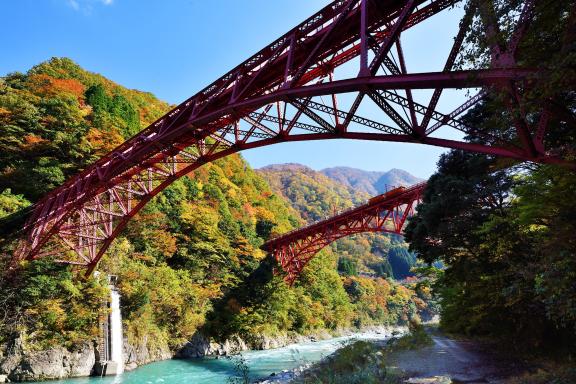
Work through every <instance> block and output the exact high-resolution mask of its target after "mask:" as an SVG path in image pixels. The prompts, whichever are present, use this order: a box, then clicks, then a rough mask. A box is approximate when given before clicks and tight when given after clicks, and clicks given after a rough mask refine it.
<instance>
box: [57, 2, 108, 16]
mask: <svg viewBox="0 0 576 384" xmlns="http://www.w3.org/2000/svg"><path fill="white" fill-rule="evenodd" d="M66 3H67V4H68V5H69V6H70V7H71V8H72V9H74V10H75V11H83V12H84V13H88V14H89V13H91V11H92V8H93V7H94V6H95V5H97V4H102V5H105V6H108V5H112V4H114V0H66Z"/></svg>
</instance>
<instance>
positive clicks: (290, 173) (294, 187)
mask: <svg viewBox="0 0 576 384" xmlns="http://www.w3.org/2000/svg"><path fill="white" fill-rule="evenodd" d="M333 169H340V168H333ZM342 169H347V168H342ZM350 169H351V168H350ZM257 172H258V173H259V174H260V175H262V176H263V177H264V179H266V180H267V181H268V183H269V184H270V187H271V188H272V190H273V191H274V192H275V193H276V194H279V195H282V196H284V197H285V198H286V199H287V200H288V201H289V202H290V204H291V205H292V207H293V208H295V209H296V210H297V211H298V212H299V213H300V215H301V216H302V217H303V218H304V219H305V220H306V221H307V223H312V222H314V221H317V220H321V219H324V218H327V217H330V216H332V215H333V214H334V213H335V212H336V211H340V210H343V209H347V208H351V207H354V206H356V205H360V204H363V203H365V202H366V201H367V200H368V199H369V198H370V196H371V195H369V194H367V193H365V192H363V191H361V190H357V189H356V188H355V187H353V186H351V185H345V184H342V183H340V182H338V181H336V180H333V179H332V178H330V177H328V176H326V175H325V174H324V171H320V172H318V171H314V170H313V169H311V168H308V167H306V166H304V165H300V164H275V165H270V166H266V167H263V168H260V169H259V170H258V171H257ZM360 172H364V171H360ZM366 173H367V174H370V173H369V172H366ZM382 175H385V174H384V173H383V174H382ZM382 175H381V176H380V177H383V176H382ZM407 247H408V246H407V244H406V243H405V242H404V241H403V239H402V237H400V236H394V235H388V234H376V233H365V234H358V235H354V236H350V237H345V238H342V239H340V240H338V241H336V242H334V243H333V244H332V245H331V246H330V248H331V249H332V251H333V252H334V253H335V254H336V255H337V256H338V257H339V270H340V272H342V273H345V274H357V273H367V274H373V275H376V276H388V277H394V278H396V279H403V278H405V277H407V276H410V275H411V274H410V268H411V267H412V266H414V265H415V264H416V257H415V256H414V254H411V253H410V252H408V250H407Z"/></svg>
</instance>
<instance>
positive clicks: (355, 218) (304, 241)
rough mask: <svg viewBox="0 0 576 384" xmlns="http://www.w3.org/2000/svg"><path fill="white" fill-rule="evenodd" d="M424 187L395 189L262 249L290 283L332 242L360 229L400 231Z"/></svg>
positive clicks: (399, 232)
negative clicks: (271, 257) (273, 260)
mask: <svg viewBox="0 0 576 384" xmlns="http://www.w3.org/2000/svg"><path fill="white" fill-rule="evenodd" d="M424 188H426V183H420V184H417V185H414V186H411V187H408V188H403V187H399V188H394V189H392V190H390V191H389V192H387V193H384V194H382V195H379V196H376V197H373V198H371V199H370V200H369V201H368V202H367V203H365V204H362V205H360V206H358V207H355V208H352V209H349V210H347V211H344V212H340V213H338V214H337V215H334V216H333V217H330V218H327V219H325V220H321V221H318V222H316V223H313V224H311V225H308V226H306V227H303V228H299V229H296V230H294V231H292V232H288V233H286V234H283V235H280V236H278V237H275V238H273V239H270V240H269V241H267V242H266V243H264V245H263V246H262V249H264V250H265V251H268V252H269V253H270V254H271V255H273V256H274V258H275V259H276V261H277V262H278V264H279V265H280V267H281V268H282V269H283V270H284V272H285V273H286V278H285V280H286V282H288V283H289V284H292V283H293V282H294V280H296V279H297V278H298V276H300V273H301V272H302V270H303V269H304V267H305V266H306V264H307V263H308V262H309V261H310V260H311V259H312V258H313V257H314V256H315V255H316V253H318V252H319V251H320V250H321V249H322V248H324V247H326V246H327V245H328V244H330V243H332V242H333V241H336V240H338V239H340V238H342V237H345V236H350V235H354V234H356V233H363V232H381V233H382V232H384V233H394V234H398V235H400V234H402V229H403V227H404V223H405V222H406V219H407V218H408V217H409V216H410V215H412V213H413V212H414V208H415V206H416V204H417V203H418V201H419V200H420V197H421V196H422V193H423V191H424Z"/></svg>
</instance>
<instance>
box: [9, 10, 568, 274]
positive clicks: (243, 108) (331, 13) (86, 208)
mask: <svg viewBox="0 0 576 384" xmlns="http://www.w3.org/2000/svg"><path fill="white" fill-rule="evenodd" d="M456 2H457V1H456V0H408V1H400V0H397V1H394V0H391V1H380V0H336V1H334V2H333V3H331V4H330V5H328V6H327V7H325V8H324V9H322V10H320V11H319V12H318V13H316V14H315V15H313V16H312V17H310V18H309V19H307V20H306V21H304V22H303V23H302V24H300V25H299V26H297V27H295V28H294V29H292V30H291V31H289V32H288V33H287V34H285V35H284V36H282V37H281V38H279V39H278V40H276V41H275V42H273V43H272V44H270V45H269V46H267V47H265V48H264V49H262V50H261V51H260V52H258V53H257V54H256V55H254V56H252V57H251V58H250V59H248V60H246V61H245V62H244V63H242V64H240V65H239V66H237V67H236V68H235V69H233V70H232V71H230V72H228V73H227V74H226V75H224V76H223V77H221V78H220V79H218V80H216V81H215V82H214V83H212V84H211V85H210V86H208V87H207V88H205V89H204V90H202V91H201V92H199V93H197V94H196V95H194V96H192V97H191V98H189V99H188V100H186V101H185V102H183V103H182V104H180V105H178V106H177V107H176V108H174V109H173V110H171V111H170V112H168V113H167V114H166V115H165V116H163V117H162V118H160V119H159V120H158V121H156V122H155V123H153V124H152V125H150V126H149V127H148V128H146V129H144V130H143V131H142V132H140V133H139V134H137V135H136V136H134V137H132V138H131V139H129V140H127V141H126V142H125V143H123V144H121V145H120V146H119V147H117V148H116V149H115V150H114V151H112V152H111V153H109V154H107V155H106V156H104V157H103V158H102V159H100V160H98V161H97V162H96V163H95V164H94V165H92V166H90V167H89V168H87V169H86V170H84V171H83V172H82V173H80V174H78V175H77V176H76V177H74V178H72V179H70V180H68V181H67V182H66V183H65V184H64V185H63V186H61V187H59V188H58V189H56V190H54V191H53V192H52V193H50V194H49V195H47V196H46V197H44V198H43V199H42V200H41V201H39V202H38V203H37V204H35V206H34V208H33V212H32V215H31V216H30V218H29V220H28V222H27V224H26V227H25V231H26V237H25V239H23V241H21V243H20V245H19V248H18V251H17V252H16V254H15V258H14V262H18V261H19V260H21V259H24V258H27V259H35V258H39V257H44V256H48V255H52V256H55V257H56V258H57V259H58V260H60V261H62V262H67V263H71V264H76V265H80V266H83V267H85V268H86V270H87V274H90V273H91V272H92V271H93V270H94V268H95V267H96V265H97V263H98V261H99V260H100V259H101V258H102V256H103V255H104V253H105V251H106V250H107V248H108V247H109V245H110V244H111V242H112V241H113V240H114V238H116V236H118V234H119V233H120V232H121V231H122V229H123V228H124V227H125V226H126V224H127V223H128V221H129V220H130V218H132V217H133V216H134V215H135V214H136V213H137V212H138V211H139V210H140V209H141V208H142V207H143V206H144V205H145V204H146V203H147V202H148V201H149V200H150V199H151V198H153V197H154V196H155V195H157V194H158V193H159V192H161V191H162V190H163V189H164V188H166V187H167V186H168V185H170V184H171V183H172V182H173V181H175V180H176V179H178V178H179V177H182V176H183V175H185V174H187V173H189V172H191V171H192V170H194V169H196V168H198V167H200V166H201V165H203V164H205V163H207V162H210V161H213V160H215V159H218V158H221V157H224V156H227V155H230V154H232V153H236V152H239V151H242V150H246V149H250V148H256V147H260V146H265V145H271V144H275V143H280V142H290V141H302V140H324V139H361V140H379V141H393V142H408V143H421V144H426V145H435V146H441V147H446V148H460V149H464V150H468V151H475V152H480V153H487V154H492V155H499V156H506V157H510V158H514V159H517V160H521V161H524V160H528V161H537V162H549V163H555V162H562V159H559V158H556V157H553V156H551V155H549V154H548V153H547V152H546V151H545V148H544V144H543V143H544V139H545V136H546V124H545V123H544V124H540V125H539V126H538V127H537V129H534V128H531V127H528V125H527V124H525V123H522V124H518V127H517V135H518V137H517V138H513V139H511V140H503V139H501V138H499V137H495V136H491V135H488V134H486V133H483V132H481V131H479V130H475V129H474V127H468V126H466V124H465V123H464V122H463V121H461V120H460V119H459V116H460V115H461V114H462V113H464V112H465V111H466V110H468V109H469V108H471V107H473V106H474V105H476V104H477V103H479V102H481V100H482V99H483V98H484V96H485V95H486V94H488V93H489V92H494V91H495V90H496V91H499V92H500V91H502V90H507V89H509V88H510V87H513V85H514V84H519V85H526V84H528V83H527V82H526V80H529V79H534V78H535V76H536V73H535V72H534V71H533V70H531V69H526V68H519V67H517V66H516V65H515V63H514V61H513V57H514V50H515V47H516V46H517V41H511V42H510V43H509V45H508V52H507V53H508V55H500V56H502V57H506V61H505V62H504V61H503V60H500V61H499V60H496V59H495V60H493V62H492V66H491V68H489V69H477V70H467V71H454V70H453V66H454V62H455V60H456V57H457V55H458V53H459V51H460V49H461V45H462V42H463V40H464V37H465V35H466V33H467V30H468V28H469V25H470V23H471V21H472V16H473V11H474V9H473V8H470V9H468V11H467V12H466V14H465V16H464V19H463V21H462V22H461V24H460V29H459V31H458V33H457V36H456V38H455V40H454V43H453V47H452V49H451V51H450V54H449V55H448V57H447V59H446V62H445V65H444V67H443V68H442V69H440V70H439V71H436V72H427V73H409V72H408V71H407V67H406V60H405V58H404V54H403V51H402V45H401V34H402V32H403V31H405V30H407V29H409V28H414V27H416V26H417V25H418V24H420V23H422V22H423V21H425V20H426V19H428V18H430V17H432V16H433V15H435V14H437V13H439V12H441V11H443V10H445V9H446V8H448V7H450V6H451V5H453V4H454V3H456ZM530 4H531V3H530V2H528V4H527V6H526V8H525V12H524V13H523V14H522V16H521V17H520V20H519V26H518V30H519V31H521V30H523V29H525V28H523V27H524V25H525V24H526V23H527V22H528V21H529V19H530V12H531V6H530ZM514 36H515V37H514V38H515V39H518V38H520V36H521V33H518V34H515V35H514ZM511 58H512V59H511ZM346 63H353V64H354V63H355V64H356V65H357V66H356V69H355V71H356V72H355V73H354V74H353V75H352V76H350V74H349V71H340V69H341V67H342V66H343V65H344V64H346ZM339 76H340V77H341V78H339ZM511 84H512V85H511ZM460 88H468V89H474V90H479V91H478V93H477V94H476V95H475V96H473V97H470V98H468V99H467V100H466V101H465V102H464V103H463V104H462V105H461V106H460V107H458V108H456V109H455V110H453V111H449V112H444V113H442V112H439V111H438V108H437V106H438V99H439V98H440V96H441V94H442V91H443V90H445V89H460ZM421 89H426V90H430V91H432V97H431V98H430V99H429V100H428V99H427V100H426V102H425V103H418V102H417V100H416V97H415V92H413V91H415V90H421ZM511 104H512V107H511V108H514V105H513V103H511ZM363 108H372V110H375V109H377V110H378V111H379V113H380V114H381V116H382V117H381V121H375V120H372V119H368V118H365V117H362V116H361V112H362V110H363ZM518 109H519V108H518ZM379 120H380V119H379ZM542 120H545V119H542ZM444 130H453V131H456V132H459V134H460V135H467V136H471V137H474V138H477V139H481V140H478V141H477V143H469V142H464V141H460V140H456V139H453V138H446V137H445V136H442V135H440V133H441V132H443V131H444ZM533 132H535V133H533ZM449 137H453V136H449ZM480 143H484V144H480Z"/></svg>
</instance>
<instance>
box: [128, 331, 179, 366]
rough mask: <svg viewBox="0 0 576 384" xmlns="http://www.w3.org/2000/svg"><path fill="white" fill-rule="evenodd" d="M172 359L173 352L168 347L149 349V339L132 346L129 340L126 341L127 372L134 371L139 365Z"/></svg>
mask: <svg viewBox="0 0 576 384" xmlns="http://www.w3.org/2000/svg"><path fill="white" fill-rule="evenodd" d="M171 358H172V352H171V351H170V349H169V348H168V346H167V345H163V346H159V347H157V348H152V349H151V348H148V338H147V337H145V338H144V339H143V340H141V341H140V342H139V343H138V344H131V343H129V342H128V340H126V339H124V367H125V369H126V370H132V369H135V368H136V367H138V366H139V365H144V364H148V363H152V362H154V361H160V360H168V359H171Z"/></svg>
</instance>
